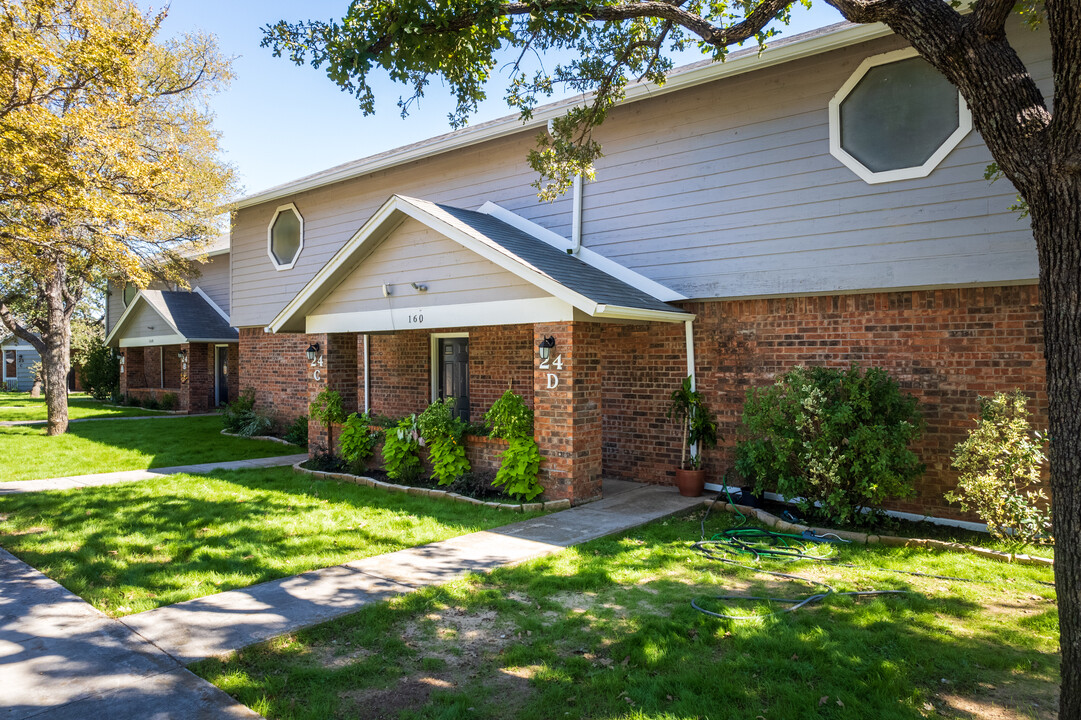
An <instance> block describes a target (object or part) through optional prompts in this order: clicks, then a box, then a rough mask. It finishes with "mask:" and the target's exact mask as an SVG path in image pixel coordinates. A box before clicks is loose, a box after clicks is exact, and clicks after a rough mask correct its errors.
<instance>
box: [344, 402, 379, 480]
mask: <svg viewBox="0 0 1081 720" xmlns="http://www.w3.org/2000/svg"><path fill="white" fill-rule="evenodd" d="M379 435H380V433H378V432H374V431H373V430H372V421H371V416H369V415H368V413H359V414H358V413H352V414H350V415H349V417H348V418H346V419H345V424H344V425H343V426H342V432H341V437H339V438H338V444H339V445H340V446H341V449H342V457H343V458H345V460H346V461H347V462H348V463H349V464H350V465H352V466H354V467H357V468H362V467H364V466H365V464H366V463H367V461H368V458H370V457H371V456H372V453H374V452H375V445H376V442H377V441H378V438H379Z"/></svg>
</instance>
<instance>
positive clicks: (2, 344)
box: [0, 335, 41, 392]
mask: <svg viewBox="0 0 1081 720" xmlns="http://www.w3.org/2000/svg"><path fill="white" fill-rule="evenodd" d="M0 361H2V362H3V369H2V370H0V388H3V389H6V390H14V391H16V392H30V390H31V389H32V388H33V387H34V380H35V378H34V374H33V373H32V372H30V366H32V365H34V364H35V363H38V362H40V361H41V355H39V354H38V351H37V350H36V349H34V346H32V345H31V344H30V343H28V342H26V341H25V340H21V339H19V338H17V337H15V336H14V335H7V336H6V337H2V338H0Z"/></svg>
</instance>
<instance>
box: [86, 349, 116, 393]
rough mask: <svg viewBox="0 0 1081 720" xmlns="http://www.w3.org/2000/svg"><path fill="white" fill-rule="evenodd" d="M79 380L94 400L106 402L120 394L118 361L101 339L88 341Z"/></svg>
mask: <svg viewBox="0 0 1081 720" xmlns="http://www.w3.org/2000/svg"><path fill="white" fill-rule="evenodd" d="M79 379H80V380H81V381H82V384H83V389H85V390H86V392H88V393H90V397H92V398H94V399H95V400H108V399H109V398H111V397H113V396H114V395H116V394H117V393H119V392H120V359H119V358H117V356H116V354H115V353H114V352H113V349H112V348H111V347H109V346H108V345H106V344H105V342H104V341H103V340H102V339H101V338H98V337H95V338H92V339H91V340H90V344H89V347H88V348H87V350H86V354H85V357H84V358H83V364H82V366H81V367H80V368H79Z"/></svg>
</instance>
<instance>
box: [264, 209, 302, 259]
mask: <svg viewBox="0 0 1081 720" xmlns="http://www.w3.org/2000/svg"><path fill="white" fill-rule="evenodd" d="M302 250H304V216H303V215H301V214H300V211H299V210H297V206H296V205H294V204H293V203H289V204H288V205H281V206H279V207H278V209H277V210H275V211H274V217H272V218H270V224H269V225H267V229H266V254H267V255H268V256H269V257H270V262H272V263H273V264H274V269H275V270H291V269H292V268H293V266H294V265H296V263H297V258H299V257H300V253H301V251H302Z"/></svg>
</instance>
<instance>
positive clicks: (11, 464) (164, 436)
mask: <svg viewBox="0 0 1081 720" xmlns="http://www.w3.org/2000/svg"><path fill="white" fill-rule="evenodd" d="M220 429H221V420H220V419H219V418H217V417H177V418H161V419H157V418H155V419H153V420H145V421H140V420H115V421H110V420H100V421H96V422H88V423H73V424H72V425H71V426H70V427H69V428H68V432H67V433H66V434H64V435H61V436H57V437H47V436H46V435H45V428H44V427H43V426H19V427H0V482H10V481H14V480H36V479H40V478H51V477H66V476H70V475H84V474H89V473H103V472H115V471H118V470H141V469H147V468H157V467H171V466H176V465H191V464H197V463H206V462H224V461H229V460H249V459H251V458H260V457H273V456H277V455H291V454H294V453H295V452H296V449H295V448H291V447H289V446H287V445H281V444H278V443H273V442H267V441H264V440H248V439H246V438H231V437H223V436H222V435H221V433H220Z"/></svg>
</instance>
